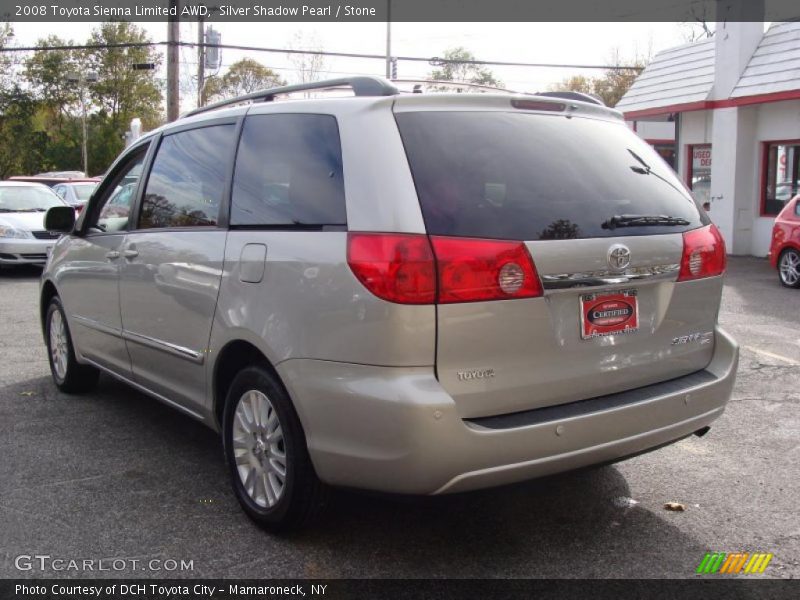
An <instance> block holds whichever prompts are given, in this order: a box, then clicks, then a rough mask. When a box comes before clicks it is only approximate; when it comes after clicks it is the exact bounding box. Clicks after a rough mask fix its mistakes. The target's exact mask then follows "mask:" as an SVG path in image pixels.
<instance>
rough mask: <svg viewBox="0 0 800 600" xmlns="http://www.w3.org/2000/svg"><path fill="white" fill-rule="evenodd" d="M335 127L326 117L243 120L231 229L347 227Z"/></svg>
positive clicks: (307, 115)
mask: <svg viewBox="0 0 800 600" xmlns="http://www.w3.org/2000/svg"><path fill="white" fill-rule="evenodd" d="M346 223H347V216H346V212H345V200H344V182H343V174H342V149H341V143H340V141H339V127H338V125H337V123H336V119H335V118H334V117H332V116H330V115H310V114H280V115H254V116H250V117H247V119H246V120H245V123H244V129H243V130H242V140H241V142H240V145H239V152H238V153H237V156H236V170H235V172H234V177H233V197H232V200H231V225H239V226H269V225H345V224H346Z"/></svg>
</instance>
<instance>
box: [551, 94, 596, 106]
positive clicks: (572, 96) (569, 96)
mask: <svg viewBox="0 0 800 600" xmlns="http://www.w3.org/2000/svg"><path fill="white" fill-rule="evenodd" d="M536 95H537V96H549V97H551V98H563V99H564V100H577V101H578V102H588V103H589V104H597V105H599V106H605V103H604V102H603V101H602V100H600V98H595V97H594V96H592V95H590V94H584V93H583V92H570V91H565V92H539V93H538V94H536Z"/></svg>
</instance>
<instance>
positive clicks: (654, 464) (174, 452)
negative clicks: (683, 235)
mask: <svg viewBox="0 0 800 600" xmlns="http://www.w3.org/2000/svg"><path fill="white" fill-rule="evenodd" d="M38 276H39V273H38V271H36V270H25V271H13V272H10V271H2V272H0V340H2V342H0V456H2V459H0V577H32V576H36V577H41V576H50V577H53V576H81V575H83V576H85V575H91V573H85V574H81V573H75V572H60V573H57V572H54V571H52V570H45V571H44V572H40V571H38V569H34V570H31V571H23V572H21V571H18V570H17V569H16V568H15V566H14V563H15V560H14V559H15V557H17V556H19V555H23V554H24V555H33V554H45V555H51V556H52V557H62V558H75V559H83V558H92V559H101V558H104V559H112V558H126V559H138V560H140V561H142V562H145V561H149V560H151V559H159V560H161V561H166V560H168V559H173V560H177V561H180V560H187V561H188V560H191V561H192V564H193V570H191V571H186V572H170V573H165V572H163V571H154V570H123V571H121V572H111V573H104V574H103V575H104V576H106V577H109V576H120V577H164V576H170V577H180V576H192V577H258V578H262V577H263V578H268V577H320V578H336V577H701V576H698V575H695V574H694V570H695V568H696V567H697V565H698V563H699V562H700V560H701V559H702V558H703V555H704V553H705V552H707V551H724V552H735V551H763V552H771V553H773V554H774V558H773V559H772V562H771V563H770V565H769V567H768V568H767V570H766V572H765V573H764V574H763V575H759V576H758V577H782V578H788V577H798V576H800V520H798V518H797V515H798V497H800V484H799V483H798V472H799V470H798V464H799V463H800V327H798V322H800V318H799V317H800V291H798V290H789V289H784V288H781V287H780V286H779V284H778V279H777V276H776V274H775V272H774V271H773V270H771V269H770V268H769V266H768V264H767V263H766V261H765V260H759V259H752V258H734V259H731V260H730V263H729V272H728V278H727V283H726V287H725V292H724V300H723V307H722V311H721V315H720V321H721V323H722V324H723V326H724V327H725V328H726V329H728V331H730V332H731V333H732V334H733V335H734V336H735V337H736V339H737V340H738V342H739V343H740V345H741V347H742V351H741V362H740V367H739V374H738V379H737V383H736V388H735V391H734V395H733V398H732V400H731V403H730V405H729V407H728V410H727V411H726V412H725V414H724V415H723V417H722V418H721V419H719V420H718V421H717V422H716V423H715V425H714V426H713V427H712V430H711V432H710V433H709V434H708V435H707V436H705V437H704V438H702V439H700V438H696V437H691V438H688V439H686V440H684V441H682V442H679V443H678V444H675V445H673V446H670V447H667V448H665V449H662V450H660V451H658V452H655V453H651V454H647V455H644V456H640V457H637V458H634V459H632V460H629V461H627V462H624V463H620V464H617V465H614V466H608V467H602V468H599V469H595V470H590V471H584V472H579V473H572V474H567V475H562V476H559V477H554V478H549V479H545V480H540V481H534V482H530V483H526V484H522V485H517V486H512V487H507V488H502V489H497V490H491V491H486V492H479V493H472V494H465V495H459V496H451V497H442V498H433V499H403V498H387V497H373V496H367V495H360V494H354V493H349V492H348V493H345V492H339V493H337V494H335V495H334V497H333V500H332V504H331V507H330V509H329V510H328V512H327V514H326V516H325V518H324V519H323V520H322V521H321V522H320V523H318V524H317V525H316V527H315V528H314V529H311V530H308V531H304V532H301V533H298V534H294V535H291V536H288V537H274V536H271V535H269V534H266V533H264V532H262V531H260V530H259V529H257V528H256V527H255V526H254V525H253V524H252V523H251V522H250V521H249V520H248V519H247V518H246V517H245V515H244V513H242V512H241V511H240V510H239V507H238V505H237V503H236V500H235V498H234V496H233V494H232V492H231V491H230V487H229V483H228V476H227V473H226V470H225V467H224V464H223V458H222V451H221V446H220V442H219V440H218V439H217V437H216V435H215V434H214V433H212V432H211V431H209V430H207V429H205V428H204V427H203V426H202V425H200V424H197V423H195V422H194V421H192V420H190V419H189V418H188V417H185V416H183V415H181V414H179V413H177V412H175V411H173V410H171V409H169V408H167V407H165V406H163V405H161V404H159V403H158V402H156V401H155V400H152V399H150V398H148V397H146V396H144V395H142V394H139V393H137V392H135V391H132V390H131V389H129V388H127V387H125V386H124V385H122V384H120V383H117V382H116V381H114V380H112V379H111V378H108V377H105V376H103V377H102V378H101V382H100V385H99V387H98V389H97V391H96V392H94V393H92V394H90V395H86V396H66V395H63V394H60V393H58V392H57V391H56V388H55V387H54V385H53V384H52V382H51V379H50V373H49V370H48V366H47V359H46V354H45V347H44V345H43V342H42V337H41V333H40V328H39V321H38V313H37V311H38V308H37V293H38ZM666 502H680V503H682V504H684V505H685V507H686V510H685V511H684V512H669V511H666V510H665V509H664V507H663V505H664V503H666Z"/></svg>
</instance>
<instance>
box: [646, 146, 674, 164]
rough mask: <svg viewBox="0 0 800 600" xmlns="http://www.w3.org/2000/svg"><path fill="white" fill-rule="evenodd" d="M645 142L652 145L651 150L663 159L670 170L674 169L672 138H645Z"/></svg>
mask: <svg viewBox="0 0 800 600" xmlns="http://www.w3.org/2000/svg"><path fill="white" fill-rule="evenodd" d="M645 142H647V143H648V144H650V145H651V146H652V147H653V150H655V151H656V153H658V155H659V156H660V157H661V158H663V159H664V162H665V163H667V164H668V165H669V166H670V167H671V168H672V170H673V171H674V170H675V141H674V140H652V139H646V140H645Z"/></svg>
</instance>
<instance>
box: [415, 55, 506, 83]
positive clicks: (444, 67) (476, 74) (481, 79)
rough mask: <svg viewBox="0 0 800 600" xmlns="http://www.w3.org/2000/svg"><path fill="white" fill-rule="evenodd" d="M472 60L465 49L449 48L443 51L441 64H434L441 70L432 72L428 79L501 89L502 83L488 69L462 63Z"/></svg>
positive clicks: (472, 57)
mask: <svg viewBox="0 0 800 600" xmlns="http://www.w3.org/2000/svg"><path fill="white" fill-rule="evenodd" d="M472 60H475V56H474V55H473V54H472V52H470V51H469V50H467V49H466V48H462V47H460V46H459V47H458V48H450V49H449V50H446V51H445V53H444V57H443V60H442V61H441V62H438V63H436V62H434V64H436V66H439V67H441V68H440V69H435V70H434V71H432V72H431V74H430V75H429V77H430V79H435V80H437V81H455V82H461V83H475V84H478V85H489V86H493V87H503V83H502V82H501V81H500V80H499V79H497V78H496V77H495V76H494V73H492V72H491V71H490V70H489V69H487V68H485V67H482V66H480V65H475V64H471V63H469V62H464V61H472Z"/></svg>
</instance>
